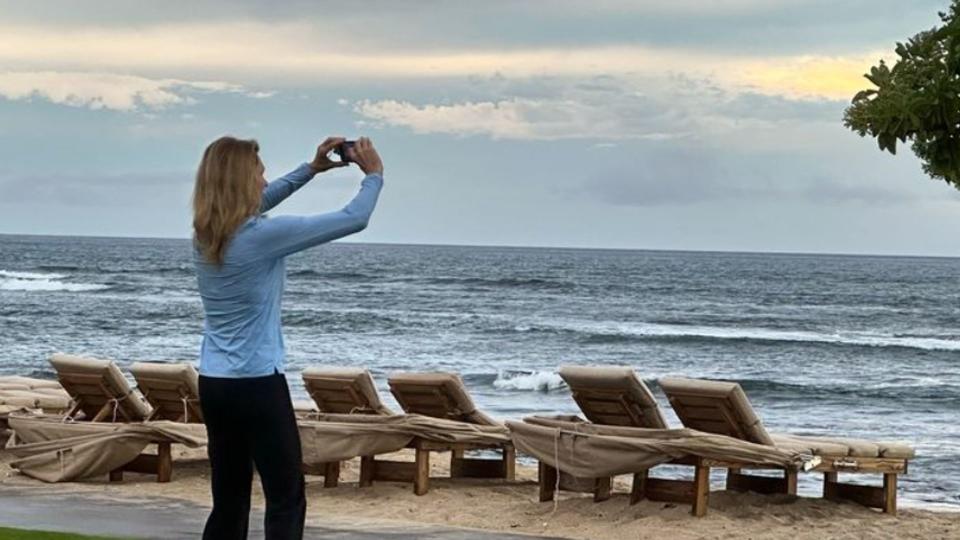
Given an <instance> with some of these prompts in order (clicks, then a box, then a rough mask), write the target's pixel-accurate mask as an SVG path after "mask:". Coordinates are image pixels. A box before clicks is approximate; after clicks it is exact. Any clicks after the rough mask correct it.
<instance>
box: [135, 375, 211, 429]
mask: <svg viewBox="0 0 960 540" xmlns="http://www.w3.org/2000/svg"><path fill="white" fill-rule="evenodd" d="M130 373H132V374H133V378H134V379H135V380H136V381H137V389H138V390H140V393H141V394H143V397H144V398H145V399H146V400H147V403H149V404H150V406H151V407H152V408H153V410H152V411H151V412H150V415H149V416H148V417H147V420H172V421H174V422H183V423H193V424H201V423H203V411H201V410H200V386H199V378H200V374H199V373H197V370H196V368H194V367H193V365H192V364H186V363H171V362H134V364H133V365H132V366H130Z"/></svg>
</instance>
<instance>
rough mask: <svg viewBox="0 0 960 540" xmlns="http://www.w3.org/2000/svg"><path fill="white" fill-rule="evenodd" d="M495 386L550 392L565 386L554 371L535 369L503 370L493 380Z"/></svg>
mask: <svg viewBox="0 0 960 540" xmlns="http://www.w3.org/2000/svg"><path fill="white" fill-rule="evenodd" d="M493 386H494V388H498V389H500V390H535V391H537V392H549V391H550V390H556V389H558V388H562V387H564V386H565V384H564V382H563V379H561V378H560V375H558V374H557V373H555V372H553V371H534V372H532V373H516V372H512V373H511V372H503V371H501V372H500V373H498V374H497V379H496V380H495V381H493Z"/></svg>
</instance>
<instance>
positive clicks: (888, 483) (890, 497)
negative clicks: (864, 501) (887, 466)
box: [883, 473, 897, 516]
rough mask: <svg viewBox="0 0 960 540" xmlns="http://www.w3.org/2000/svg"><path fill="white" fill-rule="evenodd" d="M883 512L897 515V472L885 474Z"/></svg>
mask: <svg viewBox="0 0 960 540" xmlns="http://www.w3.org/2000/svg"><path fill="white" fill-rule="evenodd" d="M883 513H884V514H890V515H891V516H895V515H897V474H896V473H884V475H883Z"/></svg>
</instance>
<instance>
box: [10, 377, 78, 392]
mask: <svg viewBox="0 0 960 540" xmlns="http://www.w3.org/2000/svg"><path fill="white" fill-rule="evenodd" d="M0 388H10V389H15V388H22V389H25V390H40V389H44V388H46V389H55V390H63V387H62V386H60V383H59V382H57V381H52V380H48V379H34V378H31V377H21V376H19V375H8V376H4V377H0Z"/></svg>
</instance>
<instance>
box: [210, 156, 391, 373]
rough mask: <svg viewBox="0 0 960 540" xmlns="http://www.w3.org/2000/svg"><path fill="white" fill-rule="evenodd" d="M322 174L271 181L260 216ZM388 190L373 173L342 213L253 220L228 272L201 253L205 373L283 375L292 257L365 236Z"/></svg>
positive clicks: (238, 236) (238, 239) (303, 169)
mask: <svg viewBox="0 0 960 540" xmlns="http://www.w3.org/2000/svg"><path fill="white" fill-rule="evenodd" d="M315 174H316V173H315V172H314V170H313V169H312V168H310V166H309V165H308V164H306V163H304V164H302V165H300V166H299V167H298V168H297V169H296V170H294V171H293V172H291V173H289V174H287V175H286V176H283V177H282V178H279V179H277V180H274V181H273V182H270V184H268V185H267V187H266V189H264V191H263V202H262V203H261V206H260V211H261V212H266V211H268V210H270V209H271V208H273V207H274V206H276V205H278V204H280V202H281V201H283V200H284V199H286V198H287V197H289V196H290V195H291V194H292V193H293V192H294V191H296V190H298V189H299V188H300V187H302V186H303V185H304V184H306V183H307V182H308V181H310V179H311V178H313V177H314V175H315ZM382 186H383V177H382V176H381V175H379V174H369V175H367V176H366V177H365V178H364V179H363V182H362V183H361V188H360V192H359V193H357V195H356V196H355V197H354V198H353V200H352V201H350V203H349V204H347V206H345V207H344V208H343V209H342V210H340V211H337V212H330V213H327V214H318V215H312V216H277V217H271V218H268V217H267V216H264V215H256V216H253V217H251V218H250V219H248V220H247V221H246V222H245V223H243V224H242V225H241V226H240V227H239V228H238V229H237V232H236V233H234V235H233V237H232V238H231V239H230V242H229V244H228V245H227V250H226V254H225V257H224V262H223V265H222V266H219V265H217V264H215V263H211V262H208V261H207V260H205V259H204V257H203V255H202V254H201V253H200V251H199V250H198V249H194V256H193V259H194V266H195V267H196V270H197V285H198V286H199V289H200V297H201V298H202V300H203V310H204V313H205V315H206V316H205V318H204V325H203V344H202V345H201V348H200V374H201V375H205V376H208V377H231V378H239V377H261V376H265V375H271V374H273V373H274V372H280V373H283V371H284V347H283V332H282V331H281V328H280V300H281V297H282V296H283V286H284V278H285V276H286V265H285V263H284V258H285V257H286V256H287V255H291V254H293V253H296V252H298V251H301V250H304V249H307V248H309V247H312V246H316V245H318V244H323V243H325V242H330V241H333V240H336V239H337V238H342V237H344V236H347V235H350V234H353V233H355V232H359V231H361V230H363V229H364V228H365V227H366V226H367V222H368V221H369V219H370V215H371V214H372V213H373V209H374V207H375V206H376V204H377V197H378V196H379V194H380V189H381V187H382Z"/></svg>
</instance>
